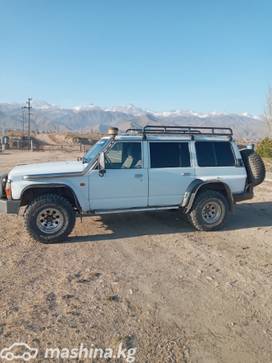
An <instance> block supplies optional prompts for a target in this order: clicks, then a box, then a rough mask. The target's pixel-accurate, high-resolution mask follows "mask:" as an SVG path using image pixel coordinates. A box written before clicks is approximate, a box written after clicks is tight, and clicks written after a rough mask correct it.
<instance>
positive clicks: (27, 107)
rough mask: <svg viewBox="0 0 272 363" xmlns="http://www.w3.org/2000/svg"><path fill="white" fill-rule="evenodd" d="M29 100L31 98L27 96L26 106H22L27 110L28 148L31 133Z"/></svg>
mask: <svg viewBox="0 0 272 363" xmlns="http://www.w3.org/2000/svg"><path fill="white" fill-rule="evenodd" d="M31 101H32V98H31V97H28V99H27V101H26V106H24V108H25V109H27V110H28V125H27V139H28V148H29V149H30V135H31V127H30V126H31V125H30V115H31V113H30V110H31V109H32V107H31Z"/></svg>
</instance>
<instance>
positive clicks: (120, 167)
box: [0, 126, 265, 243]
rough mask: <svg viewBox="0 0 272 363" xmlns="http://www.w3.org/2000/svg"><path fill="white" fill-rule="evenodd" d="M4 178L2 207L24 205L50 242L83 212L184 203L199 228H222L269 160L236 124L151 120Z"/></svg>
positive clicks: (10, 209)
mask: <svg viewBox="0 0 272 363" xmlns="http://www.w3.org/2000/svg"><path fill="white" fill-rule="evenodd" d="M0 178H1V179H0V211H1V212H3V213H11V214H18V212H19V209H20V208H21V207H25V210H24V218H25V226H26V229H27V231H28V233H29V234H30V236H31V237H32V238H34V239H35V240H39V241H41V242H44V243H50V242H56V241H61V240H64V239H65V238H66V237H67V236H68V235H69V234H70V233H71V231H72V230H73V228H74V225H75V220H76V216H82V215H96V214H98V215H102V214H106V213H131V212H147V211H159V210H167V209H179V210H180V211H181V213H182V214H183V215H184V216H185V217H186V219H188V220H189V221H190V222H191V223H192V225H193V226H194V227H195V228H196V229H197V230H205V231H209V230H214V229H218V228H221V227H222V226H223V224H224V222H225V221H226V218H227V216H228V214H229V213H230V212H231V211H232V209H233V206H234V204H235V203H236V202H239V201H242V200H245V199H250V198H252V197H253V188H254V187H255V186H256V185H258V184H260V183H261V182H262V181H263V180H264V178H265V167H264V163H263V161H262V159H261V158H260V157H259V156H258V155H257V154H256V153H255V151H254V148H245V149H242V150H239V148H238V146H237V145H236V143H235V142H234V140H233V133H232V130H231V129H230V128H222V127H192V126H180V127H179V126H146V127H144V128H143V129H128V130H127V131H126V132H125V133H123V134H118V129H117V128H110V129H109V134H108V135H107V136H105V137H103V138H102V139H101V140H100V141H98V142H97V143H96V144H95V145H94V146H92V147H91V148H90V150H89V151H88V152H87V153H86V155H85V156H84V157H83V158H82V159H81V160H77V161H66V162H49V163H42V164H32V165H21V166H16V167H15V168H14V169H12V170H11V171H10V172H9V174H8V175H1V176H0Z"/></svg>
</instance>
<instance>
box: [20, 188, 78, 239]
mask: <svg viewBox="0 0 272 363" xmlns="http://www.w3.org/2000/svg"><path fill="white" fill-rule="evenodd" d="M47 208H48V209H55V210H57V211H59V212H60V214H61V216H62V220H63V225H62V227H61V228H60V229H59V230H58V231H56V233H49V234H48V233H45V232H43V231H42V230H41V229H40V228H39V227H38V222H37V219H38V216H39V213H41V212H42V211H43V210H44V209H47ZM75 221H76V213H75V210H74V209H73V207H72V205H71V203H70V202H69V201H68V200H67V199H66V198H64V197H62V196H60V195H58V194H45V195H42V196H39V197H37V198H36V199H34V200H33V201H32V203H31V204H30V205H29V206H28V207H27V210H26V213H25V228H26V230H27V232H28V234H29V235H30V237H31V238H33V239H34V240H36V241H40V242H42V243H54V242H61V241H63V240H64V239H65V238H66V237H67V236H68V235H69V234H70V233H71V232H72V230H73V228H74V226H75Z"/></svg>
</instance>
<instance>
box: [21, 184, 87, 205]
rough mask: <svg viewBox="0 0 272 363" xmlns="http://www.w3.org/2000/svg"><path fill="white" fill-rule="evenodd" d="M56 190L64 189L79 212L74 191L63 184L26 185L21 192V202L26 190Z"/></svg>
mask: <svg viewBox="0 0 272 363" xmlns="http://www.w3.org/2000/svg"><path fill="white" fill-rule="evenodd" d="M56 188H65V189H68V190H69V192H70V193H71V194H72V195H73V198H74V200H75V205H76V207H77V209H78V211H79V212H81V210H82V208H81V205H80V203H79V201H78V199H77V196H76V193H75V192H74V190H73V189H72V188H71V187H70V186H69V185H67V184H63V183H48V184H42V183H41V184H32V185H27V186H26V187H25V188H24V189H23V190H22V192H21V198H20V199H21V200H22V198H23V196H24V193H25V192H27V191H28V190H31V189H56Z"/></svg>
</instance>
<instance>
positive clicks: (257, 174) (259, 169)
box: [240, 149, 266, 187]
mask: <svg viewBox="0 0 272 363" xmlns="http://www.w3.org/2000/svg"><path fill="white" fill-rule="evenodd" d="M240 152H241V155H242V159H243V161H244V164H245V167H246V170H247V176H248V181H249V183H251V184H252V185H253V186H254V187H256V186H257V185H259V184H261V183H262V182H263V181H264V179H265V174H266V171H265V165H264V162H263V160H262V158H261V157H260V155H258V154H257V153H256V152H255V151H254V150H252V149H243V150H241V151H240Z"/></svg>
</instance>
